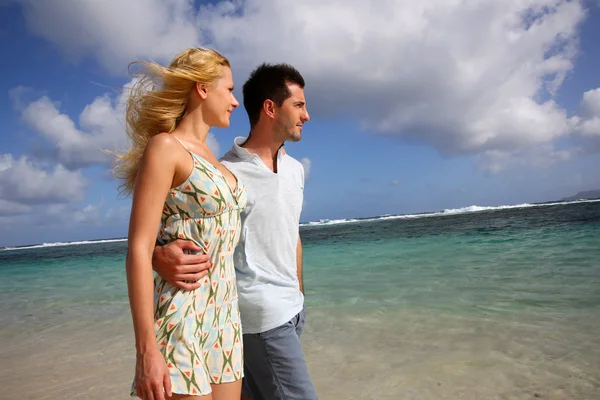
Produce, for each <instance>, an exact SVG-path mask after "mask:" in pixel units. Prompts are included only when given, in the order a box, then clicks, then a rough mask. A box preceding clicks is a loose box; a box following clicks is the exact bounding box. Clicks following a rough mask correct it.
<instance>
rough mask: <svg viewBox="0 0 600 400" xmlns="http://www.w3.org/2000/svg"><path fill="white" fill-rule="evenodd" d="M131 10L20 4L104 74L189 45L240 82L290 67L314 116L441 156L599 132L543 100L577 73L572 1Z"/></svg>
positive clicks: (253, 2)
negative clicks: (225, 60) (209, 53)
mask: <svg viewBox="0 0 600 400" xmlns="http://www.w3.org/2000/svg"><path fill="white" fill-rule="evenodd" d="M141 1H142V0H135V1H131V2H127V4H126V5H123V3H122V2H118V1H116V0H113V1H105V2H78V3H77V4H76V5H75V6H73V4H72V3H71V2H65V1H60V0H47V1H44V2H38V1H34V0H25V1H24V4H25V16H26V19H27V21H28V23H29V25H30V29H31V30H32V31H33V32H34V33H36V34H38V35H40V36H42V37H44V38H46V39H47V40H49V41H50V42H52V43H55V44H56V45H57V46H58V47H59V48H61V49H62V50H63V51H64V52H65V54H67V55H68V56H69V57H71V58H73V59H77V58H81V57H96V58H97V60H98V61H99V62H100V63H101V64H102V65H104V66H105V67H106V68H107V69H108V70H110V71H120V70H122V69H124V67H125V64H126V63H127V62H128V61H130V60H131V59H133V58H136V57H138V56H139V57H144V58H146V57H153V58H160V59H169V58H171V57H172V56H173V55H174V54H175V52H176V51H178V50H180V49H182V48H184V47H186V46H188V45H192V44H196V45H198V44H203V45H208V46H212V47H215V48H217V49H219V50H221V51H223V52H224V53H225V54H226V55H227V56H228V57H229V58H230V60H231V61H232V62H233V65H234V69H235V70H236V74H237V73H240V75H242V76H245V74H246V73H247V72H248V70H249V69H250V68H252V67H253V66H255V65H256V64H257V63H259V62H263V61H272V62H279V61H285V62H290V63H292V64H294V65H295V66H297V67H298V68H299V69H300V71H301V72H302V73H303V75H305V77H306V79H307V98H308V100H309V108H310V109H311V113H312V114H313V116H316V115H347V116H350V117H351V118H353V119H354V121H355V122H356V123H357V124H359V126H360V127H361V128H362V129H364V130H365V131H369V132H373V133H376V134H381V135H387V136H389V137H391V138H397V139H400V140H404V141H408V142H411V143H419V144H425V145H429V146H432V147H434V148H435V149H437V150H438V151H439V152H440V153H441V154H443V155H449V156H452V155H462V154H479V155H480V156H481V157H482V158H481V159H482V160H487V159H489V160H491V161H490V163H498V162H499V161H498V160H504V161H503V162H508V161H510V160H514V159H517V158H519V157H520V156H522V155H527V154H529V153H531V154H536V155H538V154H541V153H542V152H544V151H549V153H547V156H548V157H549V158H556V157H555V156H553V154H555V153H556V152H557V151H562V150H557V149H556V147H555V145H554V144H555V143H556V142H557V141H558V140H560V139H561V138H564V137H567V136H568V135H569V134H570V133H572V131H573V129H574V126H575V125H577V127H578V129H579V131H580V132H590V131H595V130H596V121H595V120H594V119H593V118H592V119H590V118H587V119H585V120H582V121H580V122H577V119H575V120H573V119H570V118H569V117H568V116H567V113H566V111H565V109H564V108H563V107H561V106H560V105H558V104H557V103H556V102H555V101H554V100H553V96H554V94H555V93H556V92H557V90H558V89H559V88H560V87H561V85H562V83H563V80H564V78H565V76H566V75H567V74H569V73H570V72H571V71H572V69H573V62H574V58H575V56H576V55H577V49H578V28H579V25H580V24H581V22H582V21H583V20H584V19H585V10H584V7H583V2H582V1H576V0H574V1H566V0H529V1H515V0H512V1H496V0H486V1H479V2H472V3H465V2H460V1H447V0H423V1H419V2H414V1H408V0H385V1H382V0H378V1H374V0H373V1H364V0H326V1H323V0H306V1H303V2H288V1H284V0H247V1H221V2H217V3H213V4H210V5H204V6H201V7H200V8H199V9H194V6H193V2H192V1H187V0H169V1H166V2H159V1H158V0H152V1H145V2H143V3H144V4H143V7H142V6H140V2H141ZM73 32H77V33H78V34H76V35H74V34H73ZM124 37H127V38H128V40H122V38H124ZM592 97H593V96H592ZM591 101H594V100H593V99H592V100H591ZM576 122H577V123H576ZM536 157H537V156H536ZM540 157H543V156H540ZM558 158H564V156H559V157H558ZM494 160H495V161H494ZM484 163H485V161H484ZM488 167H491V164H489V165H488ZM491 169H495V168H491Z"/></svg>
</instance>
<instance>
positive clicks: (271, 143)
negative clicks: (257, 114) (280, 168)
mask: <svg viewBox="0 0 600 400" xmlns="http://www.w3.org/2000/svg"><path fill="white" fill-rule="evenodd" d="M281 146H283V142H280V141H275V140H273V138H272V135H268V134H264V133H262V132H256V130H255V129H253V130H251V131H250V135H249V137H248V139H247V140H246V141H245V142H244V144H242V147H243V148H244V149H246V150H247V151H248V152H249V153H252V154H256V155H257V156H259V157H260V159H261V160H262V161H263V163H264V164H265V165H266V166H267V167H268V168H270V169H271V170H272V171H273V172H277V154H278V152H279V149H280V148H281Z"/></svg>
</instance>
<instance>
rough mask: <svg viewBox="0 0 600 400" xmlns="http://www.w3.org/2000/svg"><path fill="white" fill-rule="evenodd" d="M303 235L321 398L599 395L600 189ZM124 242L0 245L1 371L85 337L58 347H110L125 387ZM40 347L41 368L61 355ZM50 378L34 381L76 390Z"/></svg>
mask: <svg viewBox="0 0 600 400" xmlns="http://www.w3.org/2000/svg"><path fill="white" fill-rule="evenodd" d="M301 235H302V241H303V245H304V275H305V276H304V284H305V291H306V304H307V308H308V316H309V319H308V325H307V330H306V334H305V337H304V341H305V349H306V357H307V360H308V361H309V365H310V368H311V371H312V373H313V376H317V377H316V378H315V381H316V385H317V389H318V390H319V392H320V397H321V398H322V399H328V398H330V399H337V398H342V397H344V398H357V399H362V398H383V399H386V398H390V399H392V398H411V399H412V398H414V399H417V398H418V399H437V398H468V399H481V398H498V399H508V398H514V399H521V398H523V399H526V398H532V397H539V396H542V397H543V398H546V399H562V398H569V399H600V350H599V349H600V335H598V332H599V331H600V202H598V201H588V202H575V203H568V204H555V205H538V206H529V205H528V206H522V207H510V208H497V209H489V210H481V209H479V210H478V209H463V210H453V211H449V212H443V213H436V214H424V215H417V216H385V217H378V218H373V219H367V220H344V221H323V222H321V223H317V224H306V225H304V226H302V228H301ZM125 252H126V242H125V241H113V242H107V243H91V244H90V243H88V244H71V245H43V246H39V247H35V248H24V249H12V250H0V311H1V313H2V316H3V325H2V327H1V328H0V339H2V340H4V341H5V342H6V341H8V343H10V346H12V347H15V346H16V348H18V351H15V352H13V353H11V352H10V349H7V351H8V352H6V353H2V354H3V358H4V359H7V360H12V361H8V363H5V366H6V365H18V367H14V368H13V371H12V372H13V374H12V375H10V376H12V378H11V379H17V378H15V377H16V376H17V375H18V374H19V372H18V371H22V372H23V375H24V376H25V377H24V378H23V380H22V382H21V383H22V384H26V383H27V378H26V374H25V372H24V371H29V370H30V369H31V368H32V365H37V363H39V361H37V360H39V357H40V356H42V357H43V353H45V352H47V348H48V346H47V343H53V346H54V345H57V344H56V343H59V344H58V345H62V346H64V347H61V350H60V352H68V351H71V350H72V349H71V348H72V347H73V345H71V344H68V343H85V345H84V344H81V346H82V347H77V350H73V351H75V352H76V353H74V354H72V355H71V356H69V357H68V360H70V361H69V362H71V360H79V359H80V358H81V357H83V355H82V354H84V355H85V351H89V352H90V353H89V359H85V358H82V360H85V363H84V364H82V365H85V368H88V367H89V366H90V365H94V363H97V362H99V361H98V360H99V359H101V357H102V356H103V355H104V356H106V357H109V360H110V365H111V369H110V371H113V373H114V374H115V378H114V379H117V380H118V379H121V378H122V379H123V382H121V383H119V384H118V385H116V386H117V387H116V388H115V389H114V393H124V392H125V391H126V390H127V387H128V385H129V379H130V372H131V371H132V369H131V368H132V359H131V356H133V354H134V352H133V349H132V347H131V341H130V340H131V338H130V336H131V332H130V322H129V320H128V312H129V308H128V302H127V292H126V282H125V274H124V257H125ZM112 321H120V322H119V323H118V324H117V323H114V324H113V323H112ZM15 333H16V334H17V335H15ZM115 335H116V337H118V338H120V339H119V340H111V339H107V338H112V337H115ZM14 338H17V339H14ZM91 338H93V339H91ZM365 338H368V342H365V340H366V339H365ZM21 343H24V344H22V345H21ZM90 343H100V344H101V348H100V350H98V349H96V350H94V351H95V352H92V351H91V350H88V346H89V345H90ZM36 344H37V346H38V347H35V345H36ZM19 346H22V347H19ZM32 346H33V347H32ZM98 346H100V345H98ZM84 347H85V349H86V350H85V351H83V350H81V348H84ZM28 351H31V352H35V360H36V361H35V363H33V364H32V363H31V362H29V361H27V360H30V359H31V360H33V359H34V358H33V357H34V355H33V353H32V354H31V355H28V357H29V358H25V359H24V360H25V361H22V360H23V354H27V352H28ZM56 351H58V350H56ZM56 351H55V352H56ZM46 355H47V358H46V362H47V364H44V363H40V364H39V365H40V367H39V368H40V372H39V379H40V382H43V380H44V377H45V376H46V375H45V374H46V373H45V372H44V371H46V369H47V368H56V365H55V364H52V363H55V360H56V353H48V354H46ZM117 356H118V357H120V358H118V359H119V363H117V364H118V365H117V366H115V361H114V360H115V357H117ZM11 357H12V358H11ZM127 357H129V358H127ZM382 360H383V361H382ZM82 362H84V361H82ZM11 363H12V364H11ZM49 365H50V366H52V367H49ZM69 365H70V364H69ZM77 365H78V364H77ZM42 366H43V368H44V371H42ZM117 367H118V368H121V369H118V368H117ZM11 368H12V367H11ZM68 368H69V366H64V370H65V371H67V372H66V374H71V373H72V371H70V370H69V369H68ZM73 368H75V367H73ZM77 368H80V367H77ZM14 371H17V372H14ZM122 371H125V372H124V373H123V372H122ZM28 373H29V372H28ZM98 373H99V372H96V373H94V374H91V373H90V376H89V381H90V382H95V380H96V379H97V375H98ZM106 373H108V372H107V371H104V372H102V373H101V374H106ZM7 376H9V375H7ZM7 379H8V378H7ZM53 379H54V380H53V381H52V382H58V381H60V379H58V378H56V377H54V378H53ZM81 379H83V378H81ZM67 380H68V378H67ZM481 380H485V381H486V382H488V381H489V382H488V383H485V384H482V383H481ZM17 382H18V379H17ZM1 383H5V384H8V383H9V381H7V382H3V381H2V379H0V384H1ZM10 383H11V384H12V381H10ZM340 385H342V386H341V387H342V389H339V387H340ZM365 385H366V386H365ZM61 387H62V389H60V390H62V392H60V393H61V394H60V395H51V394H48V396H47V397H43V396H42V397H39V392H35V393H36V395H35V397H36V398H65V397H64V396H67V397H68V396H70V395H71V393H70V392H68V388H69V386H68V385H67V386H64V387H63V386H61ZM336 387H338V389H332V388H336ZM56 390H57V392H56V393H59V392H58V390H59V389H56ZM32 393H33V392H32ZM95 393H96V392H90V395H89V396H88V397H87V398H95V397H94V394H95ZM536 394H537V395H539V396H534V395H536ZM32 396H33V395H32ZM0 397H1V396H0ZM32 398H33V397H32ZM98 398H105V397H102V396H99V397H98ZM111 398H115V397H111Z"/></svg>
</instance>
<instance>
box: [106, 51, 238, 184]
mask: <svg viewBox="0 0 600 400" xmlns="http://www.w3.org/2000/svg"><path fill="white" fill-rule="evenodd" d="M134 64H141V65H142V68H141V69H140V71H138V72H137V73H136V74H135V75H134V76H136V77H139V79H138V80H137V82H136V83H135V84H134V85H133V86H132V87H131V88H130V95H129V98H128V100H127V107H126V123H127V125H126V129H125V130H126V132H127V135H128V136H129V138H130V139H131V141H132V147H131V148H130V149H129V150H128V151H127V152H126V153H125V154H121V155H118V154H114V155H115V156H116V158H117V159H116V162H115V164H116V165H115V168H114V174H115V176H116V177H117V178H119V179H121V180H122V181H123V182H122V183H121V185H120V186H119V191H120V192H121V193H125V194H126V195H130V194H131V193H132V191H133V187H134V185H135V180H136V177H137V172H138V168H139V164H140V160H141V158H142V155H143V154H144V150H145V149H146V145H147V144H148V140H149V139H150V138H151V137H152V136H154V135H157V134H159V133H162V132H167V133H170V132H172V131H173V130H174V129H175V128H176V127H177V125H178V123H179V121H180V120H181V119H182V118H183V116H184V113H185V111H186V107H187V102H188V96H189V94H190V92H191V91H192V89H193V88H194V86H195V84H196V83H197V82H199V83H203V84H207V85H211V84H213V83H215V81H217V80H218V79H219V78H221V77H222V76H223V69H224V67H230V64H229V60H227V58H225V57H224V56H222V55H221V54H219V53H218V52H216V51H215V50H211V49H205V48H191V49H188V50H185V51H183V52H181V53H179V54H178V55H177V56H176V57H175V58H174V59H173V61H171V63H170V64H169V66H168V67H166V68H165V67H163V66H161V65H159V64H157V63H154V62H147V61H146V62H133V63H131V64H130V67H131V65H134Z"/></svg>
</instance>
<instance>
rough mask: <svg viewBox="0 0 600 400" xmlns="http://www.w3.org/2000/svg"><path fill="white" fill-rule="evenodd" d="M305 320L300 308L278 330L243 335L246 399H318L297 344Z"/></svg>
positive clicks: (304, 314) (244, 391) (244, 389)
mask: <svg viewBox="0 0 600 400" xmlns="http://www.w3.org/2000/svg"><path fill="white" fill-rule="evenodd" d="M305 319H306V311H305V310H304V309H302V311H300V313H298V314H297V315H296V316H294V318H292V319H291V320H289V321H288V322H286V323H285V324H283V325H281V326H278V327H277V328H273V329H271V330H268V331H266V332H262V333H248V334H244V335H243V339H244V382H243V386H242V390H243V393H244V395H245V396H248V397H250V398H252V399H253V400H317V393H316V391H315V388H314V386H313V384H312V381H311V379H310V374H309V373H308V368H307V366H306V361H304V352H303V351H302V345H301V344H300V335H301V334H302V330H303V328H304V323H305ZM242 329H243V327H242Z"/></svg>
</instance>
